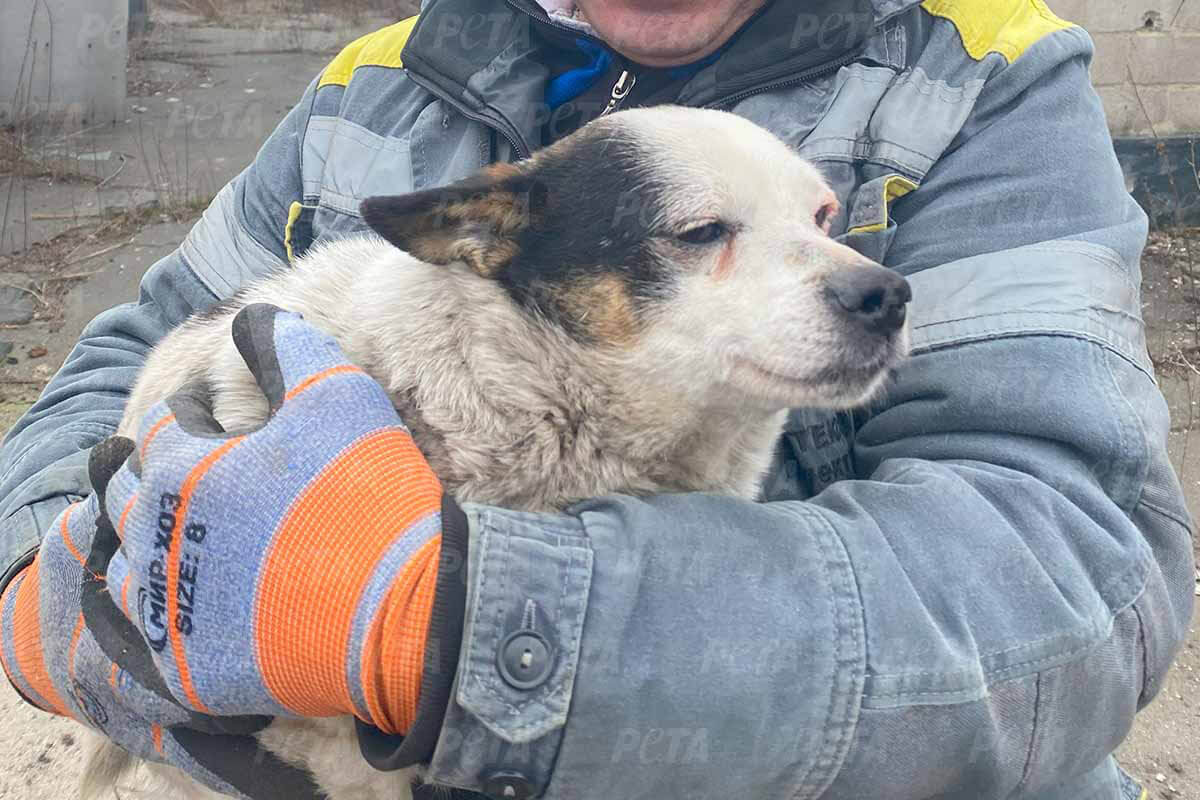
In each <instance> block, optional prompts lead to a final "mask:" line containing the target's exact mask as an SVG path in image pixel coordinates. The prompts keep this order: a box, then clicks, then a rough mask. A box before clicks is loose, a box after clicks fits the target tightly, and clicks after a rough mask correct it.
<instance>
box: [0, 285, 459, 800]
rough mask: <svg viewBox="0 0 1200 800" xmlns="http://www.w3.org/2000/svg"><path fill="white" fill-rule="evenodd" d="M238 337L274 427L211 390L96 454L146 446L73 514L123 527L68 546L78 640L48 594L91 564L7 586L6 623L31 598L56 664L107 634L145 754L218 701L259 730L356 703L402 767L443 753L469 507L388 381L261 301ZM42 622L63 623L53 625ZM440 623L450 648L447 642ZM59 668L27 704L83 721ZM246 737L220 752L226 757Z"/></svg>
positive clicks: (35, 645) (99, 646)
mask: <svg viewBox="0 0 1200 800" xmlns="http://www.w3.org/2000/svg"><path fill="white" fill-rule="evenodd" d="M233 336H234V341H235V344H236V345H237V347H238V350H239V352H240V353H241V354H242V357H243V359H244V360H245V361H246V364H247V366H248V367H249V368H250V371H251V373H252V374H253V375H254V377H255V379H256V380H257V382H258V384H259V387H260V388H261V389H262V392H263V394H264V395H265V396H266V398H267V401H268V403H269V406H270V418H269V419H268V421H267V422H266V424H264V425H263V426H262V427H261V428H259V429H257V430H254V431H250V432H226V431H224V430H223V429H222V428H221V426H220V425H219V424H218V423H217V422H216V421H215V419H214V418H213V415H212V413H211V408H210V407H209V404H208V400H207V397H208V394H207V392H204V391H201V390H200V389H199V388H198V387H188V388H185V389H184V390H183V391H181V392H179V393H177V394H176V395H173V396H172V397H171V398H169V399H168V400H167V401H165V402H164V403H161V404H159V405H158V406H156V407H155V408H153V409H152V410H151V411H150V412H149V413H148V414H147V415H146V418H145V419H144V420H143V422H142V424H141V427H140V430H139V432H138V436H137V441H136V442H135V443H129V442H128V440H120V439H113V440H110V441H109V443H107V444H106V445H104V446H102V447H104V448H105V451H101V448H100V447H98V448H96V452H108V453H109V454H110V458H109V461H110V462H113V461H116V460H117V458H113V457H111V454H116V455H117V456H120V455H122V454H121V453H120V451H119V448H122V447H123V448H124V449H125V451H126V452H130V451H131V453H130V455H129V458H128V459H127V460H125V461H124V463H123V465H122V466H120V467H119V468H118V469H116V472H115V474H112V473H111V470H110V471H109V474H108V475H96V474H94V476H93V477H94V479H95V480H94V483H98V484H103V487H104V490H103V491H102V492H101V493H100V497H99V499H98V500H93V499H89V500H88V501H85V503H86V505H85V506H83V507H82V508H79V509H78V510H76V511H71V510H68V512H66V514H69V516H66V518H65V520H64V523H63V524H64V525H65V526H66V530H68V532H69V531H70V530H71V529H72V525H73V524H79V523H81V522H82V521H84V520H86V519H88V518H89V517H90V516H97V517H98V518H99V519H101V520H107V521H109V522H108V529H109V530H110V531H111V533H110V534H109V535H105V534H104V530H103V526H101V528H100V529H98V530H99V532H98V533H95V534H94V535H93V536H92V541H91V543H90V544H91V547H90V550H89V549H88V542H87V541H86V540H87V533H86V531H82V529H81V532H80V534H79V536H78V537H77V539H72V540H70V543H71V544H72V545H73V547H67V546H66V544H67V540H65V539H63V544H62V548H63V549H65V550H66V551H67V556H68V557H70V558H72V559H73V561H74V563H75V565H76V566H75V568H76V569H80V568H81V566H82V567H83V572H84V577H83V579H82V586H83V591H82V595H81V593H80V591H79V590H76V592H75V595H74V596H76V597H79V596H82V604H83V607H84V610H85V611H86V612H87V613H86V614H85V615H84V619H82V621H81V620H80V619H76V620H74V628H73V629H72V630H71V631H70V632H69V633H66V634H65V635H64V632H63V631H62V630H59V629H58V628H61V627H62V626H63V625H65V624H66V623H63V622H61V620H63V619H65V618H67V617H70V616H75V617H78V614H72V613H71V608H72V607H71V606H70V605H69V603H70V601H69V600H63V601H61V602H62V603H64V604H67V605H66V607H65V609H64V608H53V609H51V610H49V611H48V610H47V609H46V608H45V606H46V604H47V603H54V602H56V601H54V600H53V599H52V598H50V597H49V596H51V595H55V596H57V594H58V593H59V592H64V593H65V594H64V596H66V597H71V596H72V595H71V593H70V591H69V589H70V586H71V578H70V577H69V576H66V577H64V578H63V580H62V582H60V583H58V584H56V585H55V586H54V587H53V588H50V587H48V586H45V585H41V584H44V583H45V577H44V576H43V575H41V574H40V570H39V569H37V567H38V564H37V563H35V564H34V565H33V566H32V567H30V568H29V569H27V570H26V571H25V573H23V574H22V575H21V577H20V578H19V579H18V581H17V582H14V583H13V585H12V586H11V587H10V589H9V591H7V592H6V593H5V596H4V604H3V606H0V609H2V610H3V611H4V612H5V613H6V615H7V612H8V611H9V605H10V604H11V605H12V606H13V607H14V608H16V609H25V611H24V612H23V614H24V616H22V617H21V620H24V623H23V624H16V623H17V622H20V621H21V620H18V619H16V617H14V624H12V625H8V624H6V626H5V633H6V639H5V641H6V642H8V641H9V638H7V637H8V632H9V631H10V630H11V631H12V632H13V634H12V637H11V639H12V640H13V641H17V642H20V645H19V646H20V647H22V648H24V649H25V650H24V652H26V653H27V659H28V660H29V662H30V663H31V664H32V663H33V662H35V661H39V659H40V662H41V663H43V664H48V663H50V662H52V661H55V659H56V658H57V656H55V655H50V654H49V650H51V649H54V648H51V647H48V645H50V644H51V642H50V641H49V640H50V639H53V641H54V643H55V644H56V645H61V644H62V643H63V642H66V643H68V645H69V646H68V647H67V648H66V650H67V651H68V654H69V652H70V651H71V650H72V649H76V650H77V649H78V646H76V645H71V644H70V643H71V642H72V641H73V640H74V639H80V640H81V641H82V640H84V639H87V640H88V641H89V642H94V643H95V645H96V647H95V648H94V649H95V650H96V652H98V653H99V654H100V655H101V656H103V657H104V658H106V659H107V660H108V663H109V664H116V665H117V667H116V672H117V673H118V675H119V674H120V673H121V672H122V671H123V670H124V671H127V672H129V674H130V675H131V676H132V677H133V679H134V680H133V681H131V682H132V683H134V684H135V685H136V686H138V687H139V688H140V689H141V690H143V691H140V692H139V694H138V696H137V697H136V699H135V700H133V701H131V702H130V704H129V706H130V707H132V708H136V709H137V710H138V712H139V714H138V715H136V716H139V718H140V719H141V720H142V721H145V720H149V721H150V722H151V725H150V726H143V727H147V729H148V730H149V731H150V741H149V744H148V745H147V744H146V743H145V742H141V741H137V742H133V743H132V744H130V745H126V744H125V742H124V741H122V740H121V739H120V738H118V737H116V736H114V737H113V738H114V739H117V740H118V743H120V744H122V746H126V747H127V749H130V750H132V751H133V752H135V753H137V754H138V755H147V753H148V751H154V752H153V754H157V755H159V756H160V758H163V757H164V756H162V754H158V753H157V752H156V746H157V742H156V738H155V737H156V736H157V738H158V740H161V738H162V735H161V732H160V733H158V734H155V732H154V731H155V728H154V726H155V725H157V726H159V727H160V728H168V729H169V730H170V732H171V734H172V736H173V738H177V737H176V736H175V734H177V733H182V732H186V733H185V734H184V738H185V739H188V738H195V736H194V735H193V734H192V733H191V730H192V729H194V728H196V727H197V725H199V727H200V728H201V729H203V727H204V724H205V723H204V722H203V721H205V720H209V719H210V718H212V716H213V715H215V716H216V717H217V718H218V719H222V720H223V719H225V718H227V717H228V716H234V717H235V719H236V720H237V725H238V726H240V727H242V728H245V729H247V730H253V729H254V727H255V725H257V727H262V725H263V724H265V721H266V720H267V719H268V718H269V717H270V716H274V715H279V714H285V715H301V716H334V715H343V714H353V715H354V716H356V717H358V718H359V720H361V723H360V734H361V733H363V731H364V730H365V731H368V732H369V733H371V734H373V735H374V736H373V742H374V747H373V748H371V749H373V750H374V751H375V755H376V756H377V757H378V758H379V760H381V761H383V762H386V764H385V766H386V767H387V768H392V767H398V766H406V765H407V764H409V763H415V762H416V761H418V760H421V759H422V758H425V757H427V756H428V753H421V754H420V755H417V754H418V753H419V752H420V751H421V750H423V749H425V747H426V746H428V749H429V750H431V749H432V746H431V743H432V741H433V740H434V739H435V737H436V731H437V730H438V729H440V724H441V718H442V715H443V714H444V711H445V703H446V701H447V699H448V695H449V689H450V685H451V681H452V677H453V673H454V671H455V667H456V663H457V651H458V643H459V642H460V641H461V625H462V611H461V609H462V603H463V599H464V595H465V589H464V588H463V587H462V586H461V585H456V583H457V584H461V581H457V582H456V581H452V580H445V579H444V580H442V581H440V582H439V579H438V578H439V565H440V562H442V561H445V560H449V559H452V560H453V567H454V568H455V569H457V568H458V566H460V565H461V564H462V561H463V558H464V557H465V544H466V523H465V517H464V516H463V514H462V512H461V510H459V509H458V507H457V505H455V504H454V503H453V500H452V499H450V498H449V497H448V496H445V495H444V494H443V492H442V490H441V487H440V485H439V483H438V481H437V479H436V477H435V476H434V475H433V473H432V472H431V471H430V469H429V467H428V465H427V464H426V463H425V460H424V458H423V457H422V456H421V455H420V453H419V452H418V451H417V449H416V447H415V445H414V444H413V442H412V438H411V437H410V435H409V433H408V431H407V430H406V429H405V428H404V426H403V425H402V423H401V421H400V419H399V418H398V416H397V415H396V412H395V410H394V409H393V407H392V404H391V402H390V400H389V398H388V396H387V394H386V392H385V391H384V390H383V388H382V387H381V386H379V384H377V383H376V382H375V381H373V380H372V379H370V378H369V377H368V376H367V375H366V374H365V373H363V372H362V371H361V370H360V369H358V368H357V367H355V366H353V365H351V364H350V363H349V362H348V361H347V360H346V358H345V356H344V355H343V354H342V352H341V350H340V349H339V348H338V346H337V344H336V343H335V342H334V341H333V340H332V339H331V338H330V337H328V336H326V335H325V334H323V333H320V332H319V331H317V330H316V329H314V328H312V327H311V326H308V325H307V324H305V323H304V322H303V321H302V320H301V319H300V317H299V316H297V315H294V314H289V313H286V312H282V311H280V310H279V309H277V308H274V307H273V306H266V305H255V306H250V307H248V308H246V309H243V310H242V311H241V312H240V313H239V314H238V316H237V317H236V318H235V320H234V323H233ZM122 441H124V442H125V443H124V444H121V442H122ZM108 448H112V449H108ZM95 460H96V459H95V457H94V458H93V461H95ZM93 472H94V473H96V472H104V470H103V469H101V470H98V471H97V470H93ZM110 477H111V480H109V478H110ZM97 488H99V486H98V487H97ZM73 508H76V507H73ZM101 512H103V513H101ZM77 514H78V517H77V516H76V515H77ZM73 519H74V520H76V522H74V523H73V522H72V520H73ZM443 527H446V528H447V533H448V535H447V536H443ZM60 538H61V537H60ZM53 540H54V537H53V536H49V537H47V540H46V542H47V544H46V545H44V546H43V549H45V548H46V547H48V546H51V543H52V541H53ZM451 545H452V546H451ZM72 550H73V551H75V552H77V553H78V554H79V555H81V556H84V560H83V562H81V561H80V560H79V559H75V558H74V554H73V553H72V552H71V551H72ZM85 554H86V555H85ZM42 558H43V556H41V555H39V560H41V559H42ZM59 562H61V563H64V564H65V563H67V562H66V561H65V560H64V559H62V558H58V557H56V563H59ZM443 578H445V574H443ZM79 582H80V581H79V579H76V583H79ZM89 586H92V587H95V588H96V589H98V590H97V591H91V592H89V591H87V589H88V587H89ZM33 587H37V588H33ZM435 595H436V596H437V598H438V602H437V603H436V604H435V602H434V600H435ZM22 601H23V602H22ZM38 603H41V604H42V606H43V608H42V611H41V613H38V611H37V608H36V607H37V604H38ZM435 605H436V606H437V608H436V609H435ZM30 608H32V609H33V611H32V612H31V611H30V610H29V609H30ZM39 618H40V619H41V620H48V621H50V622H52V623H55V624H56V625H57V627H56V629H55V630H53V631H44V630H42V629H41V628H39V626H38V625H37V624H36V622H37V620H38V619H39ZM30 619H32V620H33V621H34V623H35V624H32V625H31V624H30V622H29V620H30ZM431 620H432V629H433V631H434V632H433V634H432V635H434V636H436V637H437V640H438V641H437V644H438V646H437V647H436V648H433V650H434V652H432V653H428V654H427V653H426V652H425V651H426V647H425V645H426V641H427V637H428V636H430V635H431V633H430V631H431ZM56 621H57V622H56ZM42 627H44V624H43V626H42ZM44 644H45V645H47V646H43V645H44ZM89 647H90V646H89ZM88 652H89V653H90V652H91V649H89V651H88ZM38 653H40V654H41V655H40V656H37V655H36V654H38ZM29 654H33V655H29ZM72 658H75V659H77V658H78V657H77V656H70V655H68V658H67V659H66V660H67V661H68V662H69V661H71V660H72ZM6 667H7V663H6ZM111 669H112V668H111V667H110V670H111ZM24 672H30V673H32V672H36V665H35V667H31V668H30V669H29V670H18V673H22V674H23V673H24ZM43 672H47V673H52V674H48V678H47V680H35V681H34V682H33V683H36V684H37V686H41V687H42V688H44V689H45V690H46V692H47V693H50V694H54V695H55V696H54V697H53V698H48V697H45V696H44V695H42V694H41V693H40V692H39V693H38V694H39V697H38V698H35V697H33V696H30V698H29V699H31V700H33V701H34V702H35V703H36V704H37V705H40V706H42V707H43V708H47V709H48V710H51V711H56V712H59V713H64V712H65V713H67V714H68V715H71V716H77V717H78V716H79V714H77V713H73V712H76V711H78V710H79V709H75V708H72V707H71V705H70V704H68V703H67V702H65V701H64V698H65V697H66V696H67V695H70V694H72V693H74V691H75V690H74V689H73V688H72V687H73V686H74V683H73V680H74V677H73V676H72V675H71V674H70V670H69V669H66V668H62V669H59V668H58V667H55V669H54V670H52V671H50V670H43ZM78 672H79V670H78V669H76V673H77V674H78ZM12 674H13V673H12V672H11V671H10V676H11V675H12ZM91 674H94V673H93V672H89V675H91ZM431 675H432V677H433V680H429V678H430V676H431ZM423 679H424V684H425V685H424V687H423V686H422V683H423ZM14 682H15V683H17V684H18V685H20V679H19V675H18V677H17V678H14ZM151 684H157V685H158V687H159V688H160V689H161V691H160V692H158V693H156V692H154V691H152V690H149V689H147V688H146V687H147V686H149V685H151ZM30 687H31V688H33V689H34V691H35V692H37V690H36V687H35V686H33V684H32V683H31V684H30ZM51 687H52V688H53V690H54V691H53V692H51V691H50V688H51ZM147 692H148V693H149V694H150V695H153V697H149V696H146V693H147ZM162 695H166V698H164V697H163V696H162ZM38 699H41V700H42V701H44V702H38ZM155 703H157V704H158V705H155ZM418 705H419V706H420V709H418ZM159 706H162V707H161V708H160V707H159ZM151 708H153V713H150V712H148V711H146V709H151ZM418 710H420V714H419V715H418ZM181 715H182V716H181ZM247 715H254V716H250V717H247ZM83 716H87V715H86V714H83ZM418 716H419V719H418ZM198 720H199V721H200V722H197V721H198ZM415 721H416V722H415ZM93 723H94V720H93ZM414 724H416V726H417V727H418V728H420V729H421V730H420V735H417V734H416V733H414V731H413V726H414ZM100 727H102V728H104V730H105V732H106V733H108V728H107V727H104V726H100ZM216 732H217V733H224V732H225V731H221V730H219V729H218V730H217V731H216ZM399 733H408V734H409V737H408V738H409V739H415V740H418V746H417V747H416V748H413V747H407V746H405V747H402V748H399V750H400V751H407V752H405V753H403V755H402V757H401V756H398V755H397V752H396V750H397V748H389V747H388V746H387V745H388V742H387V737H386V734H399ZM110 735H111V734H110ZM200 735H201V736H208V735H209V734H208V733H207V732H206V733H203V734H200ZM380 737H383V739H384V743H383V744H384V746H382V747H381V746H380V741H379V738H380ZM226 738H227V737H222V736H209V739H210V740H215V741H216V743H215V744H213V742H209V744H212V745H213V747H216V748H217V749H219V748H220V746H221V743H223V742H225V740H226ZM242 738H249V737H244V736H243V737H242ZM368 738H371V737H368ZM404 744H405V745H408V744H409V742H408V741H405V742H404ZM368 749H369V748H368V747H367V745H366V744H364V753H365V754H366V753H367V750H368ZM380 752H383V753H384V755H383V756H380V755H379V753H380ZM414 756H415V757H414ZM165 758H166V760H171V761H172V763H176V762H175V760H174V759H172V758H171V756H170V754H168V755H167V756H165ZM368 758H370V755H368ZM209 761H210V762H211V759H210V760H209ZM372 763H375V760H372ZM209 765H210V766H211V763H210V764H209ZM189 771H191V770H189ZM247 794H250V793H249V792H247Z"/></svg>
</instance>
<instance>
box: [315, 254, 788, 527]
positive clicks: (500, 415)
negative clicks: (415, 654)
mask: <svg viewBox="0 0 1200 800" xmlns="http://www.w3.org/2000/svg"><path fill="white" fill-rule="evenodd" d="M364 244H365V248H364V252H363V256H364V259H363V260H362V261H359V262H358V263H359V265H360V266H359V268H358V269H357V270H355V272H354V273H353V278H352V280H351V281H350V282H349V283H350V286H349V287H346V286H345V284H343V285H342V286H339V287H334V286H333V285H332V283H330V285H328V286H326V287H323V288H325V289H327V290H328V291H329V292H330V293H336V294H344V302H339V303H329V302H328V296H327V297H326V298H325V300H324V301H323V302H321V303H317V302H304V303H301V305H303V306H305V307H307V308H309V309H312V310H311V311H310V312H309V315H310V319H312V320H313V321H314V322H317V323H318V324H321V325H322V327H326V328H327V329H329V330H330V331H331V332H333V333H334V334H335V335H336V336H337V337H338V339H339V340H340V341H341V342H342V345H343V347H344V348H345V349H346V351H347V353H348V355H349V356H350V357H351V359H352V360H353V361H355V362H356V363H358V364H359V365H360V366H362V367H363V368H364V369H366V370H367V372H369V373H370V374H371V375H372V376H373V377H375V378H376V379H377V380H379V381H380V382H381V383H383V384H384V385H385V387H386V388H387V389H388V391H389V392H390V393H391V395H392V397H393V399H394V402H395V404H396V407H397V409H398V410H399V411H400V414H401V416H402V418H403V419H404V421H405V423H406V424H407V425H408V426H409V428H410V430H411V431H412V433H413V436H414V438H415V440H416V442H417V444H418V446H419V447H420V448H421V450H422V452H423V453H424V454H425V455H426V457H427V458H428V459H429V462H430V464H431V466H432V467H433V470H434V472H435V473H437V475H438V476H439V477H440V478H441V479H442V481H443V482H444V484H445V485H446V487H447V488H448V489H449V490H450V491H451V492H452V493H454V494H455V496H456V497H458V498H460V499H462V500H466V501H474V502H487V503H493V504H498V505H503V506H505V507H508V508H515V509H521V510H550V509H560V508H563V507H565V506H567V505H569V504H570V503H572V502H575V501H578V500H583V499H586V498H589V497H595V496H598V495H602V494H606V493H612V492H623V493H634V494H650V493H656V492H664V491H666V492H670V491H712V492H719V493H723V494H734V495H740V496H743V497H754V496H755V495H756V493H757V487H758V483H759V480H760V478H761V476H762V474H763V472H764V471H765V469H766V467H767V465H768V463H769V459H770V455H771V452H772V448H773V446H774V442H775V440H776V438H777V437H778V434H779V430H780V426H781V421H782V415H781V414H768V413H764V412H746V413H738V412H736V411H734V410H732V409H731V410H727V411H723V412H718V411H714V410H713V409H711V408H697V407H695V403H696V399H695V397H694V396H692V397H689V396H684V395H683V394H679V395H678V396H670V395H669V394H668V393H667V392H665V391H664V390H663V389H662V387H658V386H647V385H645V381H644V379H642V380H639V378H638V375H639V373H638V372H637V370H636V368H635V364H636V361H637V359H636V358H635V357H632V356H630V355H629V354H623V353H621V352H604V351H601V350H598V349H596V348H592V347H585V346H584V345H581V344H580V343H579V342H577V341H575V340H574V339H571V338H570V337H569V336H568V335H566V334H565V333H563V332H560V331H558V330H556V329H554V328H552V327H551V326H549V325H545V324H541V323H539V322H538V321H536V319H535V318H534V317H532V316H531V315H530V314H528V313H527V312H524V311H522V310H520V309H518V308H517V307H516V306H515V305H514V303H513V301H512V300H511V299H510V297H509V296H508V295H507V294H506V293H505V291H504V290H503V288H502V287H500V286H499V285H498V284H497V283H495V282H494V281H491V280H488V279H485V278H481V277H479V276H477V275H475V274H474V273H472V272H471V271H470V270H468V269H467V268H465V267H462V266H460V265H450V266H435V265H431V264H426V263H423V262H421V261H418V260H416V259H413V258H412V257H411V256H408V255H406V254H404V253H401V252H400V251H397V250H393V249H390V248H387V249H385V248H381V247H380V246H379V245H380V243H379V242H378V241H373V242H372V241H370V240H368V242H366V243H364ZM344 246H345V245H343V247H344ZM346 255H347V254H346V252H345V250H342V251H341V252H340V257H341V258H342V259H345V258H346ZM321 261H322V259H321V258H320V256H319V255H317V256H316V258H313V259H312V263H311V264H309V265H307V266H308V267H310V268H312V269H316V270H319V271H320V272H321V274H322V277H323V278H327V279H328V280H329V281H333V280H336V277H335V276H337V274H338V273H340V277H341V278H342V279H345V278H346V277H347V275H346V273H345V271H344V270H339V269H336V268H332V269H331V268H330V266H331V265H329V264H323V263H320V262H321ZM301 268H302V269H303V268H305V267H301ZM325 282H326V281H322V283H325ZM297 284H299V282H297ZM312 285H313V282H312V281H309V283H308V287H309V290H311V288H312ZM339 306H340V307H339ZM347 306H348V307H349V309H350V310H349V311H347ZM317 307H323V308H325V309H328V310H329V311H332V312H333V314H331V315H330V316H328V317H325V318H324V319H321V318H320V316H318V315H319V312H317V314H314V312H315V310H316V308H317ZM641 355H642V357H643V358H644V357H645V354H641ZM643 374H644V372H643ZM694 394H695V393H694Z"/></svg>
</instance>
